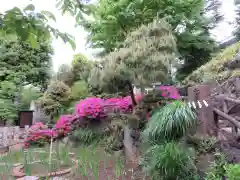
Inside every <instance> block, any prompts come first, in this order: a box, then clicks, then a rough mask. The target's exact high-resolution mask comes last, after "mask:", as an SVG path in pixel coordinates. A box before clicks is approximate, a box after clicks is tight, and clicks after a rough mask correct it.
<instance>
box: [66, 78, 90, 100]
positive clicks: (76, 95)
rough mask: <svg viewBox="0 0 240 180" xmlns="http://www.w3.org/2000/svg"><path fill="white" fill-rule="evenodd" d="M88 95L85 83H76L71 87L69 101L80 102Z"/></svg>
mask: <svg viewBox="0 0 240 180" xmlns="http://www.w3.org/2000/svg"><path fill="white" fill-rule="evenodd" d="M88 95H89V91H88V86H87V83H86V82H85V81H77V82H75V83H74V84H73V86H72V87H71V95H70V96H71V99H72V100H75V101H77V100H80V99H84V98H86V97H87V96H88Z"/></svg>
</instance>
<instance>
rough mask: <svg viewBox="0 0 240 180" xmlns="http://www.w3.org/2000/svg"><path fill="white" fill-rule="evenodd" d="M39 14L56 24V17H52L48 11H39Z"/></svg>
mask: <svg viewBox="0 0 240 180" xmlns="http://www.w3.org/2000/svg"><path fill="white" fill-rule="evenodd" d="M41 13H42V14H43V15H45V16H47V18H49V19H52V20H53V21H55V22H56V17H55V16H54V14H53V13H51V12H49V11H41Z"/></svg>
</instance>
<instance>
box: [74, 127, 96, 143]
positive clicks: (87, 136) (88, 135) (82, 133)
mask: <svg viewBox="0 0 240 180" xmlns="http://www.w3.org/2000/svg"><path fill="white" fill-rule="evenodd" d="M100 138H101V135H100V134H99V133H96V132H94V131H93V130H91V129H88V128H84V129H82V128H81V129H77V130H75V131H73V132H72V134H71V135H70V140H72V141H74V142H75V143H80V144H83V145H89V144H91V143H93V142H94V141H95V142H97V141H98V140H100Z"/></svg>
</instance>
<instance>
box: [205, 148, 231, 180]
mask: <svg viewBox="0 0 240 180" xmlns="http://www.w3.org/2000/svg"><path fill="white" fill-rule="evenodd" d="M226 164H227V161H226V157H225V156H224V155H223V154H222V153H219V152H217V153H216V154H215V161H214V162H213V163H212V165H211V167H210V170H209V172H208V173H207V177H206V180H221V179H222V178H223V177H224V175H225V165H226Z"/></svg>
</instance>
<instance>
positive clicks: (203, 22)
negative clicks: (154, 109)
mask: <svg viewBox="0 0 240 180" xmlns="http://www.w3.org/2000/svg"><path fill="white" fill-rule="evenodd" d="M220 5H221V3H220V1H215V0H188V1H175V0H164V1H158V0H153V1H143V0H136V1H134V2H133V1H130V0H118V1H111V0H101V1H99V2H98V3H94V4H92V9H93V10H92V12H91V17H92V18H89V17H78V22H79V24H80V25H82V26H84V27H85V29H86V30H87V31H88V32H89V36H88V45H89V46H90V47H92V48H103V49H104V54H106V53H109V52H112V51H115V50H116V49H119V48H121V47H122V44H123V42H124V41H125V39H126V38H127V36H128V34H129V33H130V32H132V31H134V30H136V29H137V28H139V27H140V26H141V25H142V24H144V25H147V24H149V23H151V22H153V20H154V19H155V18H159V19H161V18H166V20H167V22H168V23H169V24H170V25H171V28H172V31H173V32H174V35H175V37H176V39H177V49H178V52H179V58H180V59H181V60H183V61H184V65H183V66H182V67H181V68H179V72H178V74H179V76H178V78H179V79H182V78H183V77H185V76H186V75H187V74H189V73H191V72H192V71H193V70H194V69H196V68H197V67H199V66H201V65H202V64H204V63H205V62H207V61H208V60H209V58H210V56H211V53H212V52H213V51H214V50H215V42H214V40H213V39H212V38H211V37H210V30H211V29H212V28H214V27H215V26H216V25H217V23H218V22H219V21H220V20H221V19H222V16H221V14H220V13H219V7H220ZM88 6H89V5H88Z"/></svg>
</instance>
